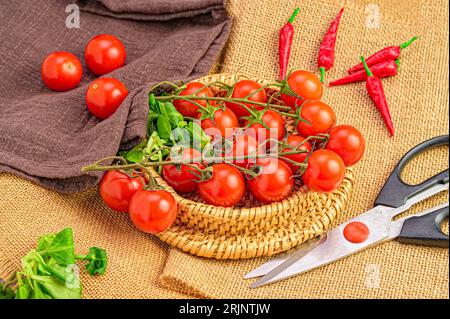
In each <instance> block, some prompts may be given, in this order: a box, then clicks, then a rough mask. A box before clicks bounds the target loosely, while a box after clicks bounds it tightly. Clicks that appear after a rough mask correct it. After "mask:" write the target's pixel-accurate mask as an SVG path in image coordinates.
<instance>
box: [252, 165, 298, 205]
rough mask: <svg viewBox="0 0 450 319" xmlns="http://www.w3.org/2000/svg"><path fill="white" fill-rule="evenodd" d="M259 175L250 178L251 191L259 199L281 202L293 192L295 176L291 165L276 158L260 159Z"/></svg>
mask: <svg viewBox="0 0 450 319" xmlns="http://www.w3.org/2000/svg"><path fill="white" fill-rule="evenodd" d="M255 165H258V166H259V167H260V169H261V170H260V171H259V175H258V176H257V177H254V178H249V179H248V189H249V190H250V193H252V195H253V196H254V197H255V198H256V199H257V200H259V201H261V202H263V203H266V204H269V203H272V202H279V201H281V200H283V199H285V198H286V197H288V196H289V194H290V193H291V192H292V189H293V188H294V178H293V175H292V171H291V169H290V168H289V166H288V165H287V164H286V163H285V162H283V161H281V160H278V159H276V158H270V159H258V160H257V161H256V164H255Z"/></svg>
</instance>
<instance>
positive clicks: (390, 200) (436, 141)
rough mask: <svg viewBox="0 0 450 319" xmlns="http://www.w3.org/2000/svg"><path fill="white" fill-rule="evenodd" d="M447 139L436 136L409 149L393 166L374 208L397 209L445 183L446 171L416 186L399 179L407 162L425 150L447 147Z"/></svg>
mask: <svg viewBox="0 0 450 319" xmlns="http://www.w3.org/2000/svg"><path fill="white" fill-rule="evenodd" d="M448 139H449V137H448V135H442V136H438V137H435V138H432V139H431V140H428V141H425V142H423V143H421V144H419V145H417V146H416V147H414V148H413V149H411V150H410V151H409V152H408V153H406V154H405V155H404V156H403V157H402V159H401V160H400V161H399V162H398V164H397V166H395V168H394V170H393V172H392V174H391V175H390V176H389V178H388V180H387V181H386V183H385V184H384V186H383V188H382V189H381V192H380V193H379V194H378V197H377V199H376V200H375V206H377V205H383V206H389V207H394V208H397V207H400V206H402V205H404V204H406V201H407V200H408V198H410V197H412V196H414V195H416V194H418V193H420V192H422V191H424V190H426V189H428V188H430V187H432V186H434V185H437V184H445V183H447V182H448V170H445V171H442V172H441V173H439V174H437V175H435V176H433V177H431V178H429V179H427V180H426V181H424V182H422V183H420V184H418V185H409V184H406V183H405V182H404V181H402V179H401V173H402V171H403V169H404V168H405V166H406V164H408V162H409V161H410V160H412V159H413V158H414V157H415V156H417V155H419V154H420V153H422V152H423V151H425V150H427V149H430V148H433V147H437V146H441V145H448Z"/></svg>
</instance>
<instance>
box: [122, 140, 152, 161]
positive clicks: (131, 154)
mask: <svg viewBox="0 0 450 319" xmlns="http://www.w3.org/2000/svg"><path fill="white" fill-rule="evenodd" d="M146 146H147V140H146V139H144V140H143V141H142V142H141V143H139V144H138V145H136V146H135V147H133V148H132V149H131V150H129V151H128V152H127V153H126V154H124V155H123V157H124V158H125V159H126V160H127V161H128V162H132V163H140V162H142V161H143V160H144V159H145V153H144V148H145V147H146Z"/></svg>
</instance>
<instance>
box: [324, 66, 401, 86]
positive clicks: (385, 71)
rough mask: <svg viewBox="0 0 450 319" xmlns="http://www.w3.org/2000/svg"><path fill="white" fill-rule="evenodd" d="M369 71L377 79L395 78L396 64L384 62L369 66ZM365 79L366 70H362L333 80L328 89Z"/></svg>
mask: <svg viewBox="0 0 450 319" xmlns="http://www.w3.org/2000/svg"><path fill="white" fill-rule="evenodd" d="M370 70H371V71H372V73H373V75H374V76H376V77H377V78H379V79H382V78H387V77H390V76H395V75H397V72H398V62H397V61H394V60H389V61H384V62H381V63H378V64H375V65H373V66H371V67H370ZM366 79H367V73H366V70H364V69H363V70H360V71H358V72H355V73H352V74H349V75H347V76H344V77H343V78H340V79H337V80H334V81H333V82H331V83H330V84H329V85H330V87H331V86H338V85H344V84H348V83H355V82H362V81H365V80H366Z"/></svg>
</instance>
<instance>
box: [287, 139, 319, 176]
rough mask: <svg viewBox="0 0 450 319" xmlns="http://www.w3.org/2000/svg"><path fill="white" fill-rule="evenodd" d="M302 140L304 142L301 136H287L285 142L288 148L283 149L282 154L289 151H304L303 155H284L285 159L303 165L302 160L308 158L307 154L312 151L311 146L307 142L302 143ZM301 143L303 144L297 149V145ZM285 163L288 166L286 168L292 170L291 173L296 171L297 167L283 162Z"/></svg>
mask: <svg viewBox="0 0 450 319" xmlns="http://www.w3.org/2000/svg"><path fill="white" fill-rule="evenodd" d="M304 140H305V138H304V137H303V136H300V135H289V136H288V138H287V140H286V144H288V145H289V146H290V147H286V148H285V149H283V151H282V152H289V151H292V150H293V149H295V150H296V151H300V150H302V151H305V153H298V154H292V155H284V157H286V158H288V159H290V160H292V161H295V162H297V163H303V162H304V160H305V159H306V156H308V154H309V152H311V149H312V146H311V144H310V143H309V142H308V141H306V142H304ZM303 142H304V143H303ZM301 143H303V144H302V146H300V147H297V145H300V144H301ZM285 163H286V164H288V166H289V167H290V169H291V170H292V172H293V173H295V172H297V170H298V169H299V166H296V165H294V164H293V163H290V162H288V161H285Z"/></svg>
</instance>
